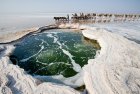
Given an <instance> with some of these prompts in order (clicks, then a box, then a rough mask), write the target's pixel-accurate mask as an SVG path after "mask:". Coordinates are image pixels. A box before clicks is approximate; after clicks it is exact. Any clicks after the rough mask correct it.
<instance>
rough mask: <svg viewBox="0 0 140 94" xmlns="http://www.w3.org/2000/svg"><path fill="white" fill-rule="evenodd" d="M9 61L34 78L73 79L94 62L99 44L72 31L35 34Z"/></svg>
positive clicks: (21, 43) (29, 37) (21, 42)
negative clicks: (59, 77) (36, 76)
mask: <svg viewBox="0 0 140 94" xmlns="http://www.w3.org/2000/svg"><path fill="white" fill-rule="evenodd" d="M15 46H16V48H15V50H14V51H13V53H12V54H11V56H10V58H11V60H12V61H13V62H16V63H17V64H18V65H19V66H20V67H21V68H23V69H24V70H25V71H27V72H28V73H29V74H31V75H41V76H44V75H45V76H53V75H63V76H64V77H72V76H74V75H76V74H77V73H78V72H80V71H81V69H82V67H83V66H84V65H85V64H87V62H88V59H93V58H94V57H95V55H96V51H97V50H99V46H98V44H97V43H96V42H95V41H93V40H89V39H87V38H84V37H83V35H82V33H81V32H79V31H74V30H70V29H52V30H46V31H44V32H42V33H38V34H33V35H31V36H28V37H26V38H24V39H23V40H22V41H20V42H19V43H17V44H16V45H15Z"/></svg>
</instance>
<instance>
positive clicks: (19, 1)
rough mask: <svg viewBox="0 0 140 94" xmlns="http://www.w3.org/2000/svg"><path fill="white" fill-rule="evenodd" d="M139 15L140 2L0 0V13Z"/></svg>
mask: <svg viewBox="0 0 140 94" xmlns="http://www.w3.org/2000/svg"><path fill="white" fill-rule="evenodd" d="M38 12H39V13H40V12H41V13H42V12H43V13H44V12H45V13H48V12H67V13H69V12H103V13H140V0H0V13H38Z"/></svg>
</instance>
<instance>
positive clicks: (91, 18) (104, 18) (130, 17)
mask: <svg viewBox="0 0 140 94" xmlns="http://www.w3.org/2000/svg"><path fill="white" fill-rule="evenodd" d="M54 20H55V21H57V22H69V21H71V22H92V23H102V22H103V23H106V22H124V21H137V20H140V15H138V14H103V13H101V14H97V13H87V14H84V13H80V14H77V13H74V14H72V16H71V19H69V15H67V17H54Z"/></svg>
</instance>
